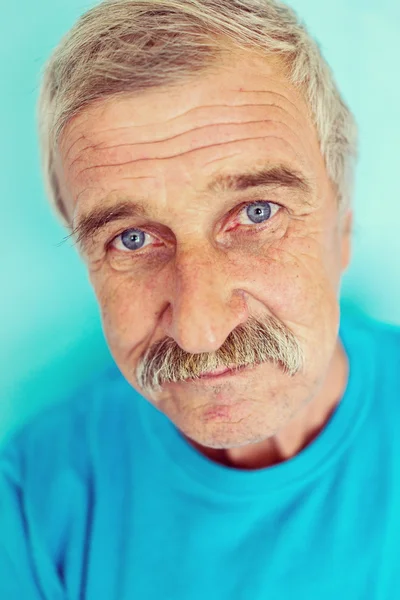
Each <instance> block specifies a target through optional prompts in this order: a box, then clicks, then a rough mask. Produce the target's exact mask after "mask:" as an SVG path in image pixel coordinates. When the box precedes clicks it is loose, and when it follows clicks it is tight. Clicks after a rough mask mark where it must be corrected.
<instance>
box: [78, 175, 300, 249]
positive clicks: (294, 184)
mask: <svg viewBox="0 0 400 600" xmlns="http://www.w3.org/2000/svg"><path fill="white" fill-rule="evenodd" d="M266 187H284V188H289V189H294V190H298V191H300V192H302V193H303V194H305V195H309V194H311V191H312V185H311V183H310V181H309V180H308V179H306V178H305V177H304V176H303V175H302V174H301V173H300V172H298V171H297V170H295V169H293V168H291V167H290V168H289V167H287V166H284V165H278V166H274V167H261V168H259V169H258V170H254V169H253V170H251V171H247V172H244V173H234V174H218V175H217V176H216V177H214V179H212V180H211V182H209V183H208V184H207V186H206V188H205V189H204V190H203V192H204V193H207V194H226V193H227V192H244V191H248V190H251V189H257V188H266ZM128 217H130V218H132V217H142V218H150V215H149V212H148V210H147V209H146V206H145V204H144V201H143V200H138V201H134V200H129V199H121V200H120V201H119V202H118V203H117V204H115V205H113V206H109V207H107V206H99V207H97V208H94V209H93V210H91V211H90V212H89V213H88V214H86V215H84V216H82V217H78V221H77V224H76V225H75V227H73V229H72V232H71V235H70V236H69V237H74V238H75V239H76V243H78V244H80V245H82V246H85V245H87V244H88V242H89V241H90V240H91V239H92V238H93V236H94V235H95V234H97V233H99V231H101V230H102V229H103V228H104V227H106V226H107V225H108V224H109V223H112V222H114V221H118V220H122V219H125V218H128Z"/></svg>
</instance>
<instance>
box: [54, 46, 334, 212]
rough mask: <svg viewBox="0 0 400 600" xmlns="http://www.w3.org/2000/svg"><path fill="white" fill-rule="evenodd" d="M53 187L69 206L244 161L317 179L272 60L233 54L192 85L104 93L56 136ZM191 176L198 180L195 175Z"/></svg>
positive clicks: (310, 134) (311, 153) (314, 144)
mask: <svg viewBox="0 0 400 600" xmlns="http://www.w3.org/2000/svg"><path fill="white" fill-rule="evenodd" d="M57 158H58V160H57V173H58V176H59V178H60V184H61V193H62V196H63V197H64V198H67V201H68V204H69V208H70V209H72V212H75V211H76V209H77V208H78V204H79V203H89V204H90V203H91V202H92V200H91V198H93V197H95V196H97V197H98V195H99V192H100V191H102V192H110V191H112V190H115V189H118V190H120V191H123V192H125V193H129V191H130V190H131V189H132V186H133V185H134V187H135V190H136V191H140V190H141V191H143V193H144V194H145V193H146V192H147V191H149V190H150V189H151V193H152V194H153V193H154V192H157V189H159V188H160V186H161V187H166V186H168V184H170V187H173V185H176V186H177V189H179V188H180V187H181V186H182V185H185V184H186V183H187V184H189V182H190V185H191V187H194V188H196V187H197V183H198V189H200V188H201V189H203V188H204V187H205V186H204V183H205V181H204V179H207V178H208V177H209V176H211V175H215V173H216V172H218V170H219V169H222V170H223V169H224V168H225V167H229V166H230V167H232V166H234V165H235V164H237V165H238V164H242V165H243V161H244V162H245V163H246V166H247V167H250V166H251V163H252V160H253V159H255V160H257V161H258V162H259V161H260V160H262V159H263V158H265V160H266V162H270V163H273V161H277V162H279V163H282V162H285V160H286V161H289V163H291V164H292V166H293V167H295V168H297V170H302V169H303V170H305V171H306V172H307V171H308V173H309V174H310V175H311V177H312V176H315V175H316V176H317V177H318V176H321V177H323V176H324V173H323V171H324V163H323V159H322V157H321V154H320V150H319V144H318V139H317V134H316V131H315V127H314V125H313V124H312V121H311V119H310V116H309V111H308V107H307V104H306V102H305V100H304V98H303V96H302V94H301V92H300V91H299V90H297V89H296V88H295V87H294V86H293V85H291V84H290V83H289V81H288V79H287V76H286V74H285V71H284V68H283V66H282V64H281V63H280V62H279V61H278V60H277V59H276V58H271V59H265V58H260V57H257V56H254V55H251V54H245V53H240V54H238V55H237V56H236V57H232V60H230V62H229V64H228V63H227V64H218V65H216V66H215V67H213V68H212V69H210V70H208V71H207V72H205V73H203V74H199V76H198V78H196V79H194V80H192V81H191V82H187V83H183V84H181V85H177V86H172V87H169V88H168V89H155V90H147V91H145V92H142V93H140V94H129V95H128V94H127V95H124V96H121V97H118V98H116V97H114V98H109V99H106V100H103V101H101V102H98V103H97V104H94V105H92V106H90V107H89V108H87V109H85V110H84V111H82V112H81V113H80V114H78V115H77V116H76V117H75V118H74V119H72V120H71V121H70V122H69V123H68V124H67V126H66V127H65V129H64V131H63V134H62V136H61V138H60V144H59V153H58V157H57ZM197 180H198V181H197Z"/></svg>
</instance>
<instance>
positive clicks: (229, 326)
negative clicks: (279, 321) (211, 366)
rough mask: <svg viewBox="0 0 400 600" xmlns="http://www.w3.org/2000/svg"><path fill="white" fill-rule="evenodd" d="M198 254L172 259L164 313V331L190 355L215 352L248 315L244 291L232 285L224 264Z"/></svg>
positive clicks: (211, 257)
mask: <svg viewBox="0 0 400 600" xmlns="http://www.w3.org/2000/svg"><path fill="white" fill-rule="evenodd" d="M198 255H199V253H197V256H192V257H185V258H182V257H181V258H180V259H177V260H176V261H175V265H174V272H173V275H172V277H173V285H172V286H171V289H172V293H171V296H170V301H169V306H168V309H167V310H166V311H165V313H164V331H165V334H166V335H167V336H168V337H171V338H173V339H174V340H175V342H176V343H177V344H178V345H179V346H180V347H181V348H182V349H183V350H185V351H186V352H188V353H191V354H199V353H201V352H207V353H210V352H215V351H216V350H218V348H220V347H221V346H222V344H223V343H224V341H225V340H226V338H227V337H228V335H229V334H230V333H231V331H232V330H233V329H235V328H236V327H237V326H238V325H240V324H241V323H244V322H245V321H246V320H247V318H248V309H247V305H246V301H245V297H244V293H243V292H242V291H241V290H237V289H235V288H234V285H232V281H231V279H232V278H231V277H230V276H229V273H228V270H227V268H226V263H225V264H224V261H221V260H218V259H217V258H216V257H215V256H210V255H209V256H208V257H207V258H205V257H204V253H203V257H202V259H201V260H199V258H198ZM221 262H222V264H221ZM224 266H225V268H224Z"/></svg>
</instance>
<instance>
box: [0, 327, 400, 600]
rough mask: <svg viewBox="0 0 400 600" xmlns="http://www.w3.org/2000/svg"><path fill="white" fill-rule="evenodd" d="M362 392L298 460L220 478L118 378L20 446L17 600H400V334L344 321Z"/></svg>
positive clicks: (22, 436) (15, 510) (20, 436)
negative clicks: (396, 599) (399, 599)
mask: <svg viewBox="0 0 400 600" xmlns="http://www.w3.org/2000/svg"><path fill="white" fill-rule="evenodd" d="M341 338H342V340H343V342H344V344H345V347H346V349H347V352H348V354H349V356H350V363H351V370H350V378H349V382H348V387H347V391H346V393H345V395H344V397H343V399H342V400H341V402H340V404H339V405H338V408H337V409H336V411H335V412H334V414H333V415H332V417H331V419H330V420H329V422H328V424H327V426H326V427H325V428H324V430H323V431H322V432H321V433H320V435H319V436H318V437H317V438H316V439H315V440H314V442H313V443H312V444H310V445H309V446H308V447H307V448H306V449H305V450H304V451H302V452H301V453H300V454H298V455H297V456H296V457H295V458H293V459H292V460H289V461H287V462H285V463H282V464H280V465H277V466H274V467H271V468H267V469H261V470H258V471H239V470H235V469H229V468H228V467H224V466H221V465H218V464H216V463H214V462H212V461H210V460H208V459H207V458H205V457H204V456H203V455H201V454H200V453H198V452H197V451H196V450H195V449H194V448H192V447H191V446H190V445H189V444H188V443H187V442H186V441H185V440H184V438H183V437H182V436H181V434H180V433H179V432H178V431H177V430H176V428H175V427H174V425H173V424H172V423H171V422H170V421H169V420H168V419H167V418H166V417H165V416H164V415H163V414H161V413H160V412H158V411H157V410H156V409H155V408H153V407H152V406H151V405H150V404H149V403H148V402H146V401H145V400H144V399H143V398H141V397H140V396H138V395H137V394H136V393H135V392H134V391H133V390H132V388H131V387H130V386H129V385H128V384H127V383H126V381H125V380H124V379H123V378H122V376H121V375H120V374H119V372H118V370H117V369H116V368H115V367H114V366H113V367H112V368H111V369H110V370H109V371H108V372H107V373H105V374H103V375H102V376H101V377H98V378H97V381H96V382H93V383H91V384H88V385H87V386H86V387H85V388H83V389H81V390H80V391H79V393H77V394H76V396H75V397H74V398H73V399H72V400H69V401H68V402H64V403H62V404H59V405H58V406H55V407H52V408H51V409H50V410H48V411H47V412H46V413H43V414H41V415H40V416H38V417H36V419H35V420H34V421H33V422H31V423H30V424H29V425H28V426H25V427H24V428H23V429H22V430H21V431H19V432H18V433H17V434H16V435H14V436H13V437H12V438H11V439H10V440H8V442H7V444H6V445H5V447H4V449H3V452H2V456H1V467H0V469H1V471H0V478H1V481H0V598H1V599H2V600H3V599H4V600H39V599H40V600H43V599H46V600H61V599H63V600H66V599H68V600H78V599H79V600H161V599H162V600H275V599H276V600H278V599H279V600H282V599H283V600H304V599H307V600H313V599H317V600H322V599H323V600H331V599H332V600H333V599H334V600H338V598H339V599H340V600H394V599H395V598H400V329H399V328H395V327H391V326H387V325H382V324H379V323H376V322H373V321H369V320H365V321H364V320H357V321H356V320H352V319H348V318H343V319H342V326H341Z"/></svg>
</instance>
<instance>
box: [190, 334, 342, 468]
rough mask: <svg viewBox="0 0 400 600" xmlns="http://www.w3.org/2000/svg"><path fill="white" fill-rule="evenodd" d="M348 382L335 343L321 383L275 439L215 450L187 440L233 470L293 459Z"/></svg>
mask: <svg viewBox="0 0 400 600" xmlns="http://www.w3.org/2000/svg"><path fill="white" fill-rule="evenodd" d="M347 378H348V359H347V356H346V353H345V350H344V348H343V346H342V344H341V342H340V340H339V339H338V342H337V345H336V348H335V352H334V354H333V357H332V360H331V363H330V367H329V369H328V373H327V376H326V378H325V381H324V383H323V385H322V387H321V389H320V390H319V392H318V394H317V395H316V396H315V397H314V398H313V399H312V400H311V401H310V402H308V403H307V404H306V405H305V406H304V407H303V408H302V409H300V410H299V412H298V413H297V414H296V415H295V416H294V417H293V419H292V420H291V421H290V422H289V423H288V424H287V425H286V426H285V427H284V428H283V429H281V430H280V431H279V432H278V433H277V434H276V435H274V436H272V437H270V438H268V439H267V440H264V441H262V442H258V443H256V444H248V445H247V446H243V447H240V448H229V449H225V450H215V449H213V448H206V447H204V446H201V445H200V444H197V443H196V442H194V441H193V440H188V441H189V442H190V443H191V444H192V445H194V446H195V447H196V448H197V449H198V450H199V451H200V452H201V453H202V454H205V455H206V456H207V457H208V458H210V459H211V460H214V461H215V462H218V463H220V464H223V465H226V466H229V467H233V468H236V469H247V470H252V469H262V468H265V467H270V466H273V465H276V464H279V463H282V462H284V461H286V460H289V459H290V458H292V457H294V456H295V455H296V454H298V453H299V452H300V451H301V450H303V449H304V448H305V447H306V446H308V445H309V444H310V443H311V442H312V441H313V440H314V439H315V438H316V437H317V436H318V434H319V433H320V432H321V430H322V429H323V428H324V427H325V425H326V424H327V422H328V421H329V419H330V417H331V415H332V413H333V412H334V410H335V408H336V407H337V405H338V404H339V402H340V400H341V398H342V397H343V394H344V391H345V389H346V385H347Z"/></svg>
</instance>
